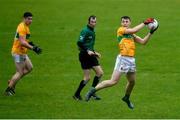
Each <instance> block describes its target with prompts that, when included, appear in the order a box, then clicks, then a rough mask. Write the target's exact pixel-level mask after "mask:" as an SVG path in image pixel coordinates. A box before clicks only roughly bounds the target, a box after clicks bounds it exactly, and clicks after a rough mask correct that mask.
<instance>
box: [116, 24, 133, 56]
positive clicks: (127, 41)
mask: <svg viewBox="0 0 180 120" xmlns="http://www.w3.org/2000/svg"><path fill="white" fill-rule="evenodd" d="M125 29H126V28H125V27H119V28H118V30H117V39H118V42H119V44H118V45H119V49H120V54H121V55H123V56H130V57H134V55H135V42H134V37H133V35H132V34H125V33H124V32H125Z"/></svg>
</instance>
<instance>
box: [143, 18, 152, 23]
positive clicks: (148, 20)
mask: <svg viewBox="0 0 180 120" xmlns="http://www.w3.org/2000/svg"><path fill="white" fill-rule="evenodd" d="M152 22H154V18H147V19H146V20H144V21H143V23H144V24H145V25H148V24H149V23H152Z"/></svg>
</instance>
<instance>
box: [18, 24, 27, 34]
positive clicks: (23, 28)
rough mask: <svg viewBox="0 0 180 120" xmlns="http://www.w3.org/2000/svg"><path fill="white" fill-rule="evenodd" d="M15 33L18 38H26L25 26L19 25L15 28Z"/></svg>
mask: <svg viewBox="0 0 180 120" xmlns="http://www.w3.org/2000/svg"><path fill="white" fill-rule="evenodd" d="M17 33H19V36H26V29H25V26H23V25H19V26H18V28H17Z"/></svg>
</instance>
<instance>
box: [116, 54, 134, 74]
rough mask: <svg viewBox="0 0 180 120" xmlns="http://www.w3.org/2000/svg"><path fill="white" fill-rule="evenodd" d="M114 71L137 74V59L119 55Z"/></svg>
mask: <svg viewBox="0 0 180 120" xmlns="http://www.w3.org/2000/svg"><path fill="white" fill-rule="evenodd" d="M114 70H116V71H119V72H122V73H128V72H136V64H135V58H134V57H127V56H121V55H118V56H117V58H116V64H115V67H114Z"/></svg>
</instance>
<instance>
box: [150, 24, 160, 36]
mask: <svg viewBox="0 0 180 120" xmlns="http://www.w3.org/2000/svg"><path fill="white" fill-rule="evenodd" d="M158 27H159V25H158V26H157V27H156V28H155V29H151V30H150V33H151V34H153V33H154V32H155V31H156V30H157V29H158Z"/></svg>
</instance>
